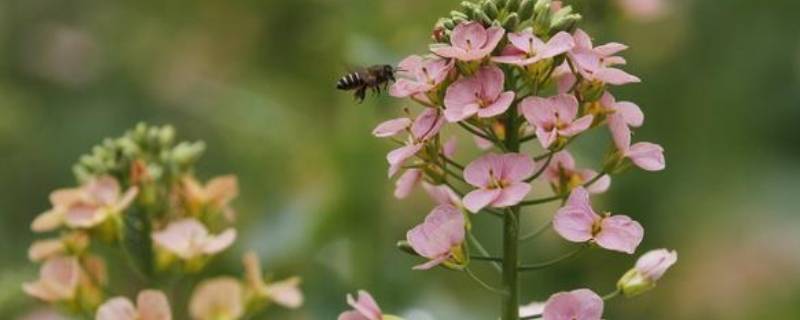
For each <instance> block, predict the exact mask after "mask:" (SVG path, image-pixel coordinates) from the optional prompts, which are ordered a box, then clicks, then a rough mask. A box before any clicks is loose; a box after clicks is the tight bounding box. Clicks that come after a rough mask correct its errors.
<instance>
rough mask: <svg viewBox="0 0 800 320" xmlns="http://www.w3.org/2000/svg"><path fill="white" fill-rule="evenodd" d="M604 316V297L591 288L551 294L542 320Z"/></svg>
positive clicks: (581, 319) (592, 319)
mask: <svg viewBox="0 0 800 320" xmlns="http://www.w3.org/2000/svg"><path fill="white" fill-rule="evenodd" d="M602 317H603V298H601V297H600V296H598V295H597V294H596V293H594V292H592V290H589V289H578V290H573V291H570V292H560V293H556V294H554V295H552V296H550V298H549V299H547V302H546V303H545V305H544V312H543V313H542V320H600V319H601V318H602Z"/></svg>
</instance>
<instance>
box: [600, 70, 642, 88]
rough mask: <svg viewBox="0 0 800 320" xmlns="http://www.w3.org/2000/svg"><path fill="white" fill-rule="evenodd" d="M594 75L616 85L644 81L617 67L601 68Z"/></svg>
mask: <svg viewBox="0 0 800 320" xmlns="http://www.w3.org/2000/svg"><path fill="white" fill-rule="evenodd" d="M593 77H594V79H597V80H600V81H602V82H605V83H608V84H611V85H615V86H621V85H625V84H629V83H639V82H642V80H641V79H639V78H638V77H636V76H633V75H631V74H629V73H627V72H625V71H622V70H620V69H616V68H600V69H598V70H597V71H595V73H594V75H593Z"/></svg>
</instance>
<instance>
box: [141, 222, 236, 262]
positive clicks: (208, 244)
mask: <svg viewBox="0 0 800 320" xmlns="http://www.w3.org/2000/svg"><path fill="white" fill-rule="evenodd" d="M152 238H153V242H154V243H155V244H156V245H157V246H158V247H160V248H162V249H164V250H166V251H168V252H170V253H172V254H174V255H176V256H178V257H179V258H181V259H184V260H189V259H192V258H196V257H202V256H210V255H214V254H217V253H219V252H221V251H222V250H225V249H226V248H228V247H229V246H230V245H231V244H233V241H234V240H236V230H235V229H233V228H229V229H227V230H225V231H224V232H222V233H220V234H218V235H211V234H209V233H208V229H206V226H205V225H203V224H202V223H200V221H198V220H197V219H195V218H186V219H182V220H178V221H175V222H172V223H170V224H169V225H168V226H167V227H166V228H165V229H164V230H161V231H157V232H154V233H153V235H152Z"/></svg>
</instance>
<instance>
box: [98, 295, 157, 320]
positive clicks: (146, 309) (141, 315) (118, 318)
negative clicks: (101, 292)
mask: <svg viewBox="0 0 800 320" xmlns="http://www.w3.org/2000/svg"><path fill="white" fill-rule="evenodd" d="M95 320H172V310H171V309H170V306H169V301H167V296H165V295H164V293H163V292H161V291H158V290H143V291H141V292H139V295H138V297H137V298H136V306H134V305H133V302H131V300H129V299H128V298H125V297H115V298H111V299H109V300H108V301H106V302H105V303H103V304H102V305H101V306H100V308H99V309H97V315H96V317H95Z"/></svg>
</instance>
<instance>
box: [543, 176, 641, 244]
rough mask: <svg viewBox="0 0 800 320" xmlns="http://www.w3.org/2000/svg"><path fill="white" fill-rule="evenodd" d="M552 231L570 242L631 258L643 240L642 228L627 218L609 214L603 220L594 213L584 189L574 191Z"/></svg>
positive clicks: (555, 220)
mask: <svg viewBox="0 0 800 320" xmlns="http://www.w3.org/2000/svg"><path fill="white" fill-rule="evenodd" d="M553 229H555V230H556V232H558V234H559V235H561V236H562V237H563V238H564V239H567V240H569V241H572V242H587V241H592V242H594V243H597V245H599V246H600V247H603V248H606V249H608V250H613V251H620V252H625V253H628V254H632V253H633V252H634V251H636V247H638V246H639V243H641V242H642V238H643V237H644V229H643V228H642V225H640V224H639V223H638V222H636V221H634V220H633V219H631V218H630V217H628V216H625V215H614V216H612V215H611V214H610V213H608V214H606V215H605V216H603V217H601V216H600V215H598V214H597V213H595V212H594V209H592V204H591V202H590V201H589V193H588V192H587V191H586V189H584V188H576V189H575V190H572V193H571V194H570V196H569V199H568V200H567V204H566V205H565V206H564V207H562V208H561V209H558V212H557V213H556V215H555V217H554V218H553Z"/></svg>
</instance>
